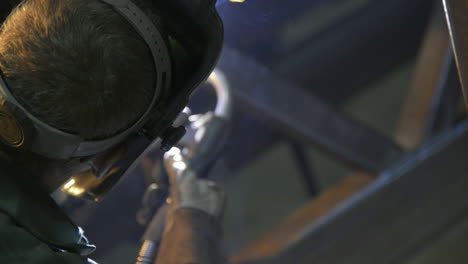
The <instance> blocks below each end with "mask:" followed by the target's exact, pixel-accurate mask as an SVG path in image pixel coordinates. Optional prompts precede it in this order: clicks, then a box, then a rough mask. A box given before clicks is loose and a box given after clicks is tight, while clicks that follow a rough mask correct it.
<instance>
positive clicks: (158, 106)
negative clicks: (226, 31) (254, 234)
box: [0, 0, 223, 264]
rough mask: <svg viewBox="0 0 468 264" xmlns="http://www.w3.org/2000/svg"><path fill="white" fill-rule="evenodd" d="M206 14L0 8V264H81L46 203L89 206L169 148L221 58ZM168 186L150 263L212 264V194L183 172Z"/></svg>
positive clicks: (77, 246) (217, 201)
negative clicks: (82, 201) (75, 201)
mask: <svg viewBox="0 0 468 264" xmlns="http://www.w3.org/2000/svg"><path fill="white" fill-rule="evenodd" d="M214 2H215V0H191V1H186V0H171V1H159V0H86V1H85V0H25V1H18V0H8V1H2V2H1V4H0V13H2V14H4V15H5V18H4V21H3V24H2V28H1V32H0V72H1V76H0V263H93V261H92V260H90V259H89V258H88V255H89V254H91V253H92V252H93V251H94V246H93V245H91V244H89V242H88V240H87V239H86V237H85V236H84V234H83V231H82V230H81V228H79V227H78V226H76V225H75V224H74V223H73V222H72V221H71V220H70V219H69V218H68V217H67V216H66V214H65V213H64V212H62V211H61V209H60V207H59V206H58V205H57V204H56V203H55V202H54V200H53V199H52V198H51V197H50V195H49V194H50V193H51V192H53V191H54V190H56V189H57V188H59V187H60V186H62V189H64V190H65V191H67V192H68V193H70V194H73V195H75V196H79V197H82V198H88V199H92V200H95V201H99V200H100V199H102V198H103V196H104V195H105V194H106V193H107V192H108V191H109V190H110V189H111V188H112V187H113V186H114V185H115V184H116V183H117V182H118V181H119V179H120V178H121V177H123V176H125V175H126V174H128V173H129V171H131V169H132V168H134V167H135V164H138V161H139V160H141V157H143V156H144V155H145V153H147V152H148V150H149V149H154V148H156V147H159V148H161V149H162V150H163V151H167V150H169V149H171V147H172V146H173V145H174V144H175V143H177V141H178V140H179V139H180V138H181V137H182V136H183V134H184V128H183V127H182V124H183V122H181V121H180V120H181V119H183V118H181V117H183V115H182V114H181V113H182V110H183V109H184V107H185V106H186V104H187V102H188V99H189V97H190V94H191V93H192V92H193V90H194V89H195V88H196V87H197V86H198V85H199V84H200V83H201V82H202V81H203V80H204V79H205V78H206V77H207V76H208V75H209V73H210V72H211V70H212V69H213V67H214V65H215V63H216V60H217V58H218V56H219V53H220V50H221V45H222V36H223V32H222V23H221V21H220V19H219V17H218V15H217V13H216V11H215V8H214V4H215V3H214ZM12 8H13V10H12ZM6 16H7V17H6ZM169 160H170V159H169ZM176 174H177V173H176ZM171 179H172V180H171V182H172V184H173V185H172V189H171V190H172V193H173V194H174V195H173V197H172V199H173V202H172V203H171V205H170V207H169V213H168V215H167V221H166V222H167V223H166V229H165V232H164V236H163V240H162V245H161V247H160V249H159V251H158V258H157V260H156V263H158V264H159V263H167V264H171V263H179V264H180V263H182V264H183V263H218V262H219V259H220V257H219V255H220V254H219V251H218V250H216V248H217V247H218V241H217V239H218V232H219V230H218V227H217V226H218V220H219V217H220V214H221V211H222V205H223V201H222V200H223V199H222V195H220V192H219V188H218V187H217V186H216V185H215V184H213V183H211V182H208V181H204V180H199V179H197V178H194V177H193V175H192V174H191V172H190V170H185V171H184V173H180V174H177V175H172V176H171ZM116 232H117V230H116ZM128 262H131V260H130V259H129V260H128Z"/></svg>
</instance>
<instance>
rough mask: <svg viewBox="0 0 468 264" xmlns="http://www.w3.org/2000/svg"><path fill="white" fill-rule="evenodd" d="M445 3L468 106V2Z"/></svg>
mask: <svg viewBox="0 0 468 264" xmlns="http://www.w3.org/2000/svg"><path fill="white" fill-rule="evenodd" d="M443 1H444V5H445V15H446V17H447V22H448V25H449V30H450V36H451V38H452V46H453V48H454V54H455V60H456V62H457V66H458V74H459V76H460V82H461V85H462V88H463V94H464V96H465V103H466V104H468V15H467V14H468V2H467V1H464V0H443Z"/></svg>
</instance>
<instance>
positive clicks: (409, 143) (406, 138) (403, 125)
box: [394, 3, 450, 150]
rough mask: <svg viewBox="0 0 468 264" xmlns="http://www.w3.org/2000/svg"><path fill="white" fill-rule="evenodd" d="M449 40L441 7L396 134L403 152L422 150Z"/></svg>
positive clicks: (430, 27) (437, 8) (431, 25)
mask: <svg viewBox="0 0 468 264" xmlns="http://www.w3.org/2000/svg"><path fill="white" fill-rule="evenodd" d="M449 46H450V39H449V35H448V30H447V26H446V22H445V20H444V12H443V7H442V5H441V3H439V4H436V5H434V10H433V14H432V18H431V21H430V23H429V25H428V26H427V28H426V33H425V36H424V41H423V42H422V45H421V47H420V49H419V52H418V56H417V59H416V66H415V69H414V73H413V76H412V80H411V84H410V87H409V91H408V94H407V95H406V98H405V102H404V105H403V109H402V111H401V115H400V116H401V117H400V120H399V122H398V126H397V129H396V131H395V136H394V137H395V141H396V142H398V144H400V145H401V146H402V147H403V148H405V149H408V150H414V149H417V148H418V147H420V146H421V144H422V143H423V139H424V134H425V132H426V129H427V123H428V122H429V118H430V114H431V109H432V104H433V101H434V100H433V98H434V94H436V91H437V88H438V82H439V79H440V75H441V71H442V69H443V68H444V61H445V57H446V54H447V48H448V47H449Z"/></svg>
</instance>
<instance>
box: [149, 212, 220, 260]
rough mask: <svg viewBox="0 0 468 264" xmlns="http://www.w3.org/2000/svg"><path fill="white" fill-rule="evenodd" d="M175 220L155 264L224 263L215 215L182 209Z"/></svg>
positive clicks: (164, 237)
mask: <svg viewBox="0 0 468 264" xmlns="http://www.w3.org/2000/svg"><path fill="white" fill-rule="evenodd" d="M171 218H172V219H171V221H170V222H171V223H168V225H167V226H166V231H165V233H164V236H163V240H162V243H161V246H160V249H159V251H158V258H157V259H156V262H155V264H219V263H222V259H223V258H222V255H221V252H222V250H220V247H221V242H220V237H221V234H220V233H221V232H220V225H219V223H218V221H217V220H216V218H215V217H214V216H211V215H209V214H207V213H206V212H203V211H201V210H197V209H192V208H179V209H176V210H175V211H174V212H172V215H171Z"/></svg>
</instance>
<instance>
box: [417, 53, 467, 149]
mask: <svg viewBox="0 0 468 264" xmlns="http://www.w3.org/2000/svg"><path fill="white" fill-rule="evenodd" d="M461 96H462V95H461V87H460V80H459V79H458V73H457V67H456V65H455V59H454V56H453V51H452V49H451V48H449V49H448V50H447V55H446V56H445V62H444V67H443V70H442V74H441V79H440V81H439V84H438V88H437V92H436V95H435V97H434V99H433V104H432V110H431V116H430V120H429V123H428V125H427V129H426V135H425V140H426V142H427V141H429V140H431V139H432V138H434V137H435V136H437V135H439V134H440V133H442V132H444V131H446V130H448V129H450V128H451V127H453V126H454V124H455V121H456V120H457V118H458V116H457V115H458V110H459V106H460V103H461V102H462V101H461Z"/></svg>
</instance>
